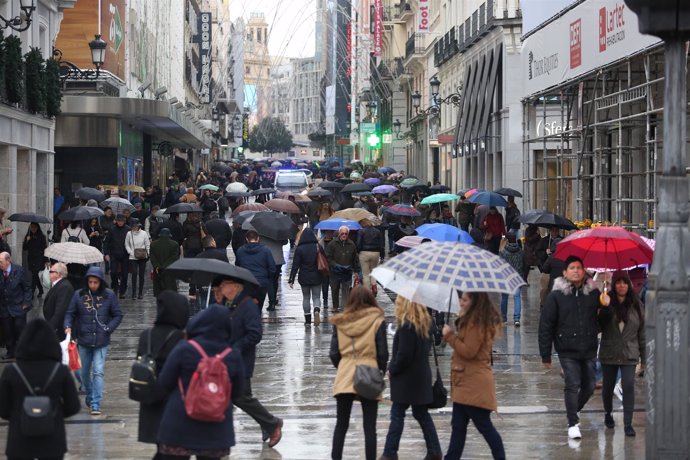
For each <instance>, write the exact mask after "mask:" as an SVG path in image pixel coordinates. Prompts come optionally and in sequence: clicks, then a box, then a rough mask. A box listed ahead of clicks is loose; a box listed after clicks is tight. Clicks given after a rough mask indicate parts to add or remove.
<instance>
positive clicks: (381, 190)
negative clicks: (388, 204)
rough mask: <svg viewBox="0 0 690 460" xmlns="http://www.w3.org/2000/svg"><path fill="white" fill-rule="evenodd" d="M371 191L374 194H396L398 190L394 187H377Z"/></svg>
mask: <svg viewBox="0 0 690 460" xmlns="http://www.w3.org/2000/svg"><path fill="white" fill-rule="evenodd" d="M371 191H372V192H374V193H396V192H398V188H397V187H396V186H394V185H379V186H378V187H374V188H373V189H372V190H371Z"/></svg>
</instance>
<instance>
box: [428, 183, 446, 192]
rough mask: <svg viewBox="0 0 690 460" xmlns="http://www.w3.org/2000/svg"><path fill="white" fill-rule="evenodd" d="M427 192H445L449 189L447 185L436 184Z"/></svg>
mask: <svg viewBox="0 0 690 460" xmlns="http://www.w3.org/2000/svg"><path fill="white" fill-rule="evenodd" d="M429 190H431V191H432V192H447V191H448V190H450V187H448V186H447V185H442V184H436V185H432V186H431V187H429Z"/></svg>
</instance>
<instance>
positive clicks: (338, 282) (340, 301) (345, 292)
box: [331, 276, 352, 310]
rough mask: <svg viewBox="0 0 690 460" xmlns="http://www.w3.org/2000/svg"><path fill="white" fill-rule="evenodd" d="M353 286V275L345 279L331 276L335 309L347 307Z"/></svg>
mask: <svg viewBox="0 0 690 460" xmlns="http://www.w3.org/2000/svg"><path fill="white" fill-rule="evenodd" d="M351 286H352V277H351V276H350V277H348V278H346V279H344V280H343V279H338V278H336V277H335V276H331V297H333V310H338V309H340V308H341V307H342V308H345V304H347V298H348V297H349V296H350V288H351Z"/></svg>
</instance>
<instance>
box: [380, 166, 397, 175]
mask: <svg viewBox="0 0 690 460" xmlns="http://www.w3.org/2000/svg"><path fill="white" fill-rule="evenodd" d="M378 172H379V173H381V174H391V173H394V172H395V169H393V168H389V167H388V166H384V167H383V168H379V169H378Z"/></svg>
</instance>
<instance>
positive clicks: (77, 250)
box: [43, 243, 103, 265]
mask: <svg viewBox="0 0 690 460" xmlns="http://www.w3.org/2000/svg"><path fill="white" fill-rule="evenodd" d="M43 255H44V256H46V257H47V258H49V259H53V260H57V261H58V262H63V263H66V264H81V265H88V264H97V263H100V262H103V254H101V251H99V250H98V249H96V248H94V247H93V246H89V245H88V244H84V243H55V244H51V245H50V246H48V247H47V248H46V249H45V251H44V252H43Z"/></svg>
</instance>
